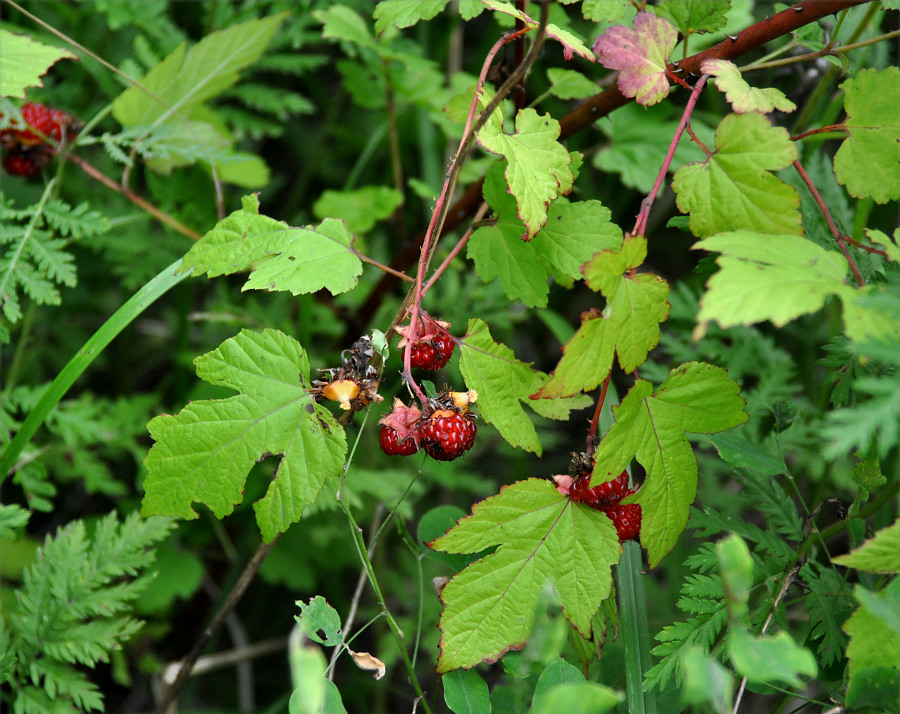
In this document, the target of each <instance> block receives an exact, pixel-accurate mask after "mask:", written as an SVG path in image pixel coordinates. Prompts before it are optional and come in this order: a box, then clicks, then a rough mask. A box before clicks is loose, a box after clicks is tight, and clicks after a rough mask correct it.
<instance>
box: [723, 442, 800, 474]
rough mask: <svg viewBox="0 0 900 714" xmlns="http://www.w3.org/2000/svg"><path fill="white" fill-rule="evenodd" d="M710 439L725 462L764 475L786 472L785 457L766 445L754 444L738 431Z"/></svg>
mask: <svg viewBox="0 0 900 714" xmlns="http://www.w3.org/2000/svg"><path fill="white" fill-rule="evenodd" d="M710 441H711V442H712V444H713V446H715V447H716V451H718V452H719V456H720V457H721V458H722V460H723V461H725V463H727V464H730V465H731V466H734V467H735V468H739V469H752V470H753V471H756V472H757V473H760V474H762V475H763V476H778V475H779V474H783V473H784V472H785V469H786V467H785V465H784V459H783V458H782V457H781V456H779V455H778V454H775V453H772V452H771V451H769V450H768V449H767V448H766V447H765V446H762V445H759V444H754V443H753V442H752V441H750V440H749V439H747V438H746V437H745V436H743V435H741V434H740V433H738V432H737V431H730V432H728V433H725V434H719V435H717V436H714V437H711V438H710Z"/></svg>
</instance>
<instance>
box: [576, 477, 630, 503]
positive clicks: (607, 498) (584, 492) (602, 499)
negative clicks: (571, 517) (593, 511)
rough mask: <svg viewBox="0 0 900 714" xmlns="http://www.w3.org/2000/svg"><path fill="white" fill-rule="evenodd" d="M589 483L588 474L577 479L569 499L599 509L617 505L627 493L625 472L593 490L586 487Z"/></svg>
mask: <svg viewBox="0 0 900 714" xmlns="http://www.w3.org/2000/svg"><path fill="white" fill-rule="evenodd" d="M590 481H591V474H590V472H588V473H586V474H583V475H581V476H579V477H577V478H576V479H575V481H574V482H573V483H572V486H571V488H570V490H569V497H570V498H571V499H572V500H573V501H578V502H580V503H586V504H587V505H589V506H592V507H593V508H599V507H600V506H607V505H610V504H613V503H618V502H619V501H621V500H622V499H623V498H625V496H627V495H628V493H629V491H628V472H627V471H623V472H622V473H621V474H619V475H618V476H617V477H616V478H614V479H613V480H612V481H607V482H606V483H601V484H600V485H598V486H594V487H593V488H589V487H588V484H589V483H590Z"/></svg>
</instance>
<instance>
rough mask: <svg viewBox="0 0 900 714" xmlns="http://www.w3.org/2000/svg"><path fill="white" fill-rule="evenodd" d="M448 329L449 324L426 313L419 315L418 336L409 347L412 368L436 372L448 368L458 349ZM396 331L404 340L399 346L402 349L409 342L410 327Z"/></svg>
mask: <svg viewBox="0 0 900 714" xmlns="http://www.w3.org/2000/svg"><path fill="white" fill-rule="evenodd" d="M448 327H450V323H449V322H444V321H443V320H435V319H434V318H433V317H431V316H430V315H429V314H428V313H426V312H424V311H423V312H421V313H420V314H419V324H418V329H417V330H416V331H417V332H418V336H417V338H416V340H415V341H414V342H413V343H412V344H411V345H410V346H409V364H410V367H412V368H414V369H427V370H429V371H432V372H434V371H437V370H439V369H443V368H444V367H445V366H446V364H447V362H448V361H450V355H452V354H453V348H454V347H456V340H454V339H453V335H451V334H450V333H449V332H447V328H448ZM395 329H396V330H397V332H399V333H400V335H401V336H402V338H403V339H401V340H400V342H399V343H398V344H397V347H399V348H401V349H402V348H403V347H405V346H406V345H407V344H408V342H409V326H408V325H407V326H405V327H397V328H395Z"/></svg>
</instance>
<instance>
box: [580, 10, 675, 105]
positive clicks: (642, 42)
mask: <svg viewBox="0 0 900 714" xmlns="http://www.w3.org/2000/svg"><path fill="white" fill-rule="evenodd" d="M677 42H678V32H677V31H676V30H675V28H674V27H672V25H671V23H669V21H668V20H666V19H664V18H662V17H657V16H656V15H654V14H653V13H650V12H639V13H638V14H637V16H636V17H635V18H634V23H633V25H632V27H630V28H629V27H625V26H624V25H614V26H612V27H610V28H609V29H608V30H607V31H606V32H604V33H603V34H602V35H600V36H599V37H598V38H597V40H596V42H594V54H596V55H597V57H598V58H599V59H600V63H601V64H602V65H603V66H604V67H607V68H609V69H617V70H619V71H620V73H619V77H618V79H617V80H616V81H617V83H618V85H619V89H620V90H621V91H622V94H624V95H625V96H626V97H634V98H635V101H637V103H638V104H643V105H644V106H649V105H651V104H656V103H657V102H660V101H662V100H663V99H664V98H665V97H666V96H667V95H668V94H669V80H668V78H667V77H666V61H667V60H668V59H669V54H670V53H671V52H672V50H673V49H675V44H676V43H677Z"/></svg>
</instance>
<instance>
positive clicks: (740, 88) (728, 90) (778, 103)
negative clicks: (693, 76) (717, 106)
mask: <svg viewBox="0 0 900 714" xmlns="http://www.w3.org/2000/svg"><path fill="white" fill-rule="evenodd" d="M700 71H701V72H703V74H708V75H711V76H713V77H715V79H714V80H713V81H714V82H715V84H716V87H717V88H718V90H719V91H720V92H723V93H724V94H725V98H726V99H727V100H728V102H729V103H730V104H731V108H732V109H734V111H735V112H737V113H738V114H745V113H746V112H762V113H763V114H768V113H769V112H771V111H773V110H775V109H777V110H778V111H780V112H792V111H794V110H795V109H796V108H797V105H796V104H794V103H793V102H792V101H791V100H790V99H788V98H787V97H786V96H784V92H781V91H779V90H778V89H773V88H771V87H769V88H766V89H757V88H756V87H751V86H750V85H749V84H747V82H746V81H745V80H744V78H743V77H742V76H741V72H740V70H739V69H738V68H737V66H736V65H735V64H734V63H733V62H729V61H728V60H721V59H710V60H704V61H703V63H702V64H701V65H700Z"/></svg>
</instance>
